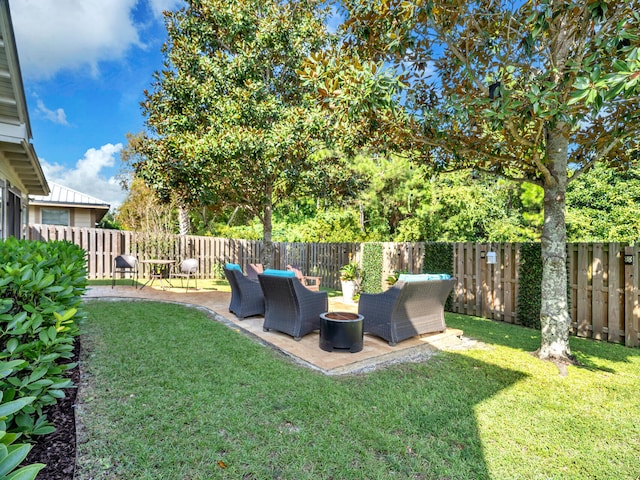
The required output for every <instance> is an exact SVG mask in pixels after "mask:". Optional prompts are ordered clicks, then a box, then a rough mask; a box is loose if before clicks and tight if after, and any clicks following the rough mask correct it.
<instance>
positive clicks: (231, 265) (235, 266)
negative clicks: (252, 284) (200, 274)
mask: <svg viewBox="0 0 640 480" xmlns="http://www.w3.org/2000/svg"><path fill="white" fill-rule="evenodd" d="M224 268H226V269H227V270H237V271H239V272H242V268H240V265H238V264H237V263H225V264H224Z"/></svg>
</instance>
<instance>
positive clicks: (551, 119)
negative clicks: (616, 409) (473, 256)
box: [304, 0, 640, 361]
mask: <svg viewBox="0 0 640 480" xmlns="http://www.w3.org/2000/svg"><path fill="white" fill-rule="evenodd" d="M342 4H343V6H344V12H343V13H344V17H345V19H346V21H345V23H344V30H343V33H344V35H345V36H344V43H343V44H342V45H341V46H340V48H339V49H336V50H335V51H333V52H326V53H325V54H323V55H318V56H315V57H313V59H312V60H311V61H310V62H309V65H308V66H307V68H306V69H305V72H304V76H305V78H306V80H307V81H308V82H309V83H314V84H316V85H317V86H319V87H318V94H319V99H320V103H321V104H322V105H324V106H325V107H328V110H331V111H333V112H335V113H336V114H337V116H338V118H339V119H347V120H350V121H351V122H353V121H354V120H355V121H357V123H356V127H352V128H356V129H359V130H360V132H366V131H374V132H377V135H376V136H375V137H370V136H368V135H361V136H362V137H366V138H375V139H376V140H377V142H378V144H380V145H382V146H387V147H388V146H393V147H394V148H398V149H401V150H404V151H405V152H408V153H410V154H411V155H412V156H413V158H415V159H416V160H417V161H420V162H424V163H426V164H429V165H430V166H432V167H435V168H438V169H441V170H455V169H464V168H473V169H475V170H477V171H482V172H486V173H490V174H495V175H498V176H501V177H503V178H510V179H512V180H514V181H516V182H529V183H532V184H536V185H539V186H541V187H542V188H543V189H544V226H543V232H542V261H543V278H542V304H541V325H542V341H541V346H540V349H539V350H538V352H537V353H538V355H539V357H541V358H544V359H552V360H556V361H570V360H571V359H572V355H571V351H570V348H569V338H568V337H569V327H570V316H569V311H568V308H569V306H568V301H567V275H566V226H565V195H566V190H567V185H568V182H570V181H572V180H574V179H576V178H579V177H580V175H581V174H582V173H583V172H586V171H588V170H589V169H591V168H593V166H594V165H596V163H598V162H602V163H603V164H605V165H608V166H610V167H613V168H621V169H625V168H628V167H629V165H631V164H633V163H635V162H637V160H638V139H639V138H640V134H639V133H640V132H639V130H640V128H639V124H640V114H639V110H638V93H639V92H640V64H639V46H640V39H639V37H638V32H639V30H638V28H639V26H640V13H639V12H640V5H639V2H638V1H637V0H595V1H594V0H589V1H587V0H582V1H565V0H530V1H500V0H478V1H464V0H448V1H437V0H436V1H426V0H402V1H398V0H373V1H371V0H344V1H343V2H342ZM385 67H386V68H388V69H392V70H391V72H392V73H390V71H389V70H386V69H385ZM396 75H399V76H397V77H396ZM393 78H397V79H399V80H400V82H402V83H403V84H404V87H405V88H404V89H401V90H400V91H398V90H394V88H393V87H394V86H395V85H397V84H398V83H394V82H393V81H392V80H393ZM397 101H400V102H401V103H402V106H403V108H402V109H401V108H399V107H394V102H397ZM354 114H355V115H354ZM354 138H358V135H352V136H351V139H354Z"/></svg>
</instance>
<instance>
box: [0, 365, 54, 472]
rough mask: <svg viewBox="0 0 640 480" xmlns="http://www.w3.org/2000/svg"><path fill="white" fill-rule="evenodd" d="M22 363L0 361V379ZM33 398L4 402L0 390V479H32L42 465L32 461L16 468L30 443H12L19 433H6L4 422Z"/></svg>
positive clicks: (33, 398) (26, 452) (27, 452)
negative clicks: (30, 463)
mask: <svg viewBox="0 0 640 480" xmlns="http://www.w3.org/2000/svg"><path fill="white" fill-rule="evenodd" d="M22 363H24V362H22V361H21V360H15V361H13V362H0V379H2V378H6V377H8V376H9V375H11V373H12V372H13V371H14V369H15V368H16V367H19V366H20V365H21V364H22ZM35 399H36V398H35V397H23V398H21V399H19V400H12V401H10V402H6V401H4V392H2V391H1V390H0V480H10V479H15V480H18V479H20V480H33V479H34V478H36V475H38V472H39V471H40V470H42V468H43V467H44V465H43V464H42V463H34V464H32V465H25V466H23V467H21V468H19V469H17V470H16V467H18V465H20V464H21V463H22V461H23V460H24V459H25V458H27V455H28V454H29V451H30V450H31V445H29V444H26V443H25V444H21V443H18V444H14V443H13V442H15V441H16V440H17V439H18V438H19V437H20V434H17V433H7V428H6V422H5V420H6V419H7V417H8V416H10V415H13V414H15V413H16V412H19V411H20V410H22V409H23V408H24V407H26V406H27V405H29V404H31V403H32V402H33V401H34V400H35Z"/></svg>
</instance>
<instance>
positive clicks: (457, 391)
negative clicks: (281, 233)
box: [76, 301, 640, 480]
mask: <svg viewBox="0 0 640 480" xmlns="http://www.w3.org/2000/svg"><path fill="white" fill-rule="evenodd" d="M87 311H88V318H87V320H86V322H85V323H84V324H83V326H82V331H83V335H82V342H83V351H84V358H83V365H84V369H85V371H86V372H87V373H88V381H87V386H86V387H85V388H83V390H82V392H81V398H82V400H83V406H82V409H81V411H80V414H79V417H80V418H81V421H82V423H83V425H84V435H83V439H81V441H80V442H79V445H78V459H79V460H78V462H79V466H78V470H79V472H78V475H77V477H76V478H77V479H78V480H83V479H84V480H87V479H89V478H92V479H190V480H196V479H218V478H220V479H272V478H273V479H275V478H278V479H296V480H298V479H474V480H477V479H563V480H564V479H610V478H616V479H636V478H638V476H639V475H640V461H639V460H640V423H639V422H638V418H640V394H639V392H640V351H638V350H637V349H629V348H625V347H623V346H619V345H611V344H604V343H596V342H592V341H588V340H581V339H577V338H574V339H572V348H573V350H574V353H575V354H576V355H577V356H578V358H579V359H580V360H581V362H582V363H583V365H584V366H583V367H569V374H568V376H560V375H559V374H558V370H557V368H556V367H555V366H554V365H552V364H549V363H547V362H541V361H539V360H537V359H535V358H534V357H532V356H531V355H530V353H529V352H530V351H533V350H535V349H536V348H537V346H538V345H539V341H540V340H539V336H538V333H537V332H536V331H534V330H530V329H526V328H522V327H517V326H513V325H507V324H500V323H495V322H491V321H488V320H482V319H478V318H473V317H465V316H462V315H452V314H448V315H447V323H448V325H450V326H452V327H456V328H461V329H462V330H464V331H465V334H466V335H469V336H472V337H474V338H476V339H479V340H481V341H483V342H485V344H484V345H483V344H481V345H478V347H477V348H472V349H468V350H457V351H449V352H442V353H440V354H438V355H436V356H434V357H432V358H431V359H430V360H428V361H426V362H423V363H414V364H404V365H395V366H393V367H389V368H387V369H383V370H378V371H375V372H372V373H368V374H363V375H354V376H345V377H327V376H324V375H322V374H321V373H318V372H315V371H311V370H308V369H306V368H304V367H300V366H298V365H296V364H294V363H293V362H291V361H290V360H289V359H287V358H286V357H284V356H282V355H281V354H279V353H278V352H276V351H274V350H271V349H269V348H266V347H264V346H261V345H259V344H258V343H256V342H254V341H253V340H251V339H249V338H247V337H245V336H244V335H242V334H240V333H239V332H237V331H234V330H232V329H230V328H228V327H226V326H224V325H221V324H219V323H216V322H215V321H212V320H211V319H210V318H208V317H207V316H206V315H205V314H204V313H203V312H202V311H199V310H195V309H190V308H187V307H183V306H180V305H174V304H163V303H153V302H113V301H111V302H104V301H91V302H88V303H87Z"/></svg>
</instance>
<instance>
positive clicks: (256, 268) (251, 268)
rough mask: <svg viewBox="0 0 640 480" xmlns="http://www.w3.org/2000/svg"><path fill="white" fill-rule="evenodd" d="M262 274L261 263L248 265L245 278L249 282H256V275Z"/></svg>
mask: <svg viewBox="0 0 640 480" xmlns="http://www.w3.org/2000/svg"><path fill="white" fill-rule="evenodd" d="M262 272H264V267H263V266H262V264H261V263H250V264H249V265H247V278H248V279H249V280H253V281H254V282H257V281H258V275H259V274H260V273H262Z"/></svg>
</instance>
